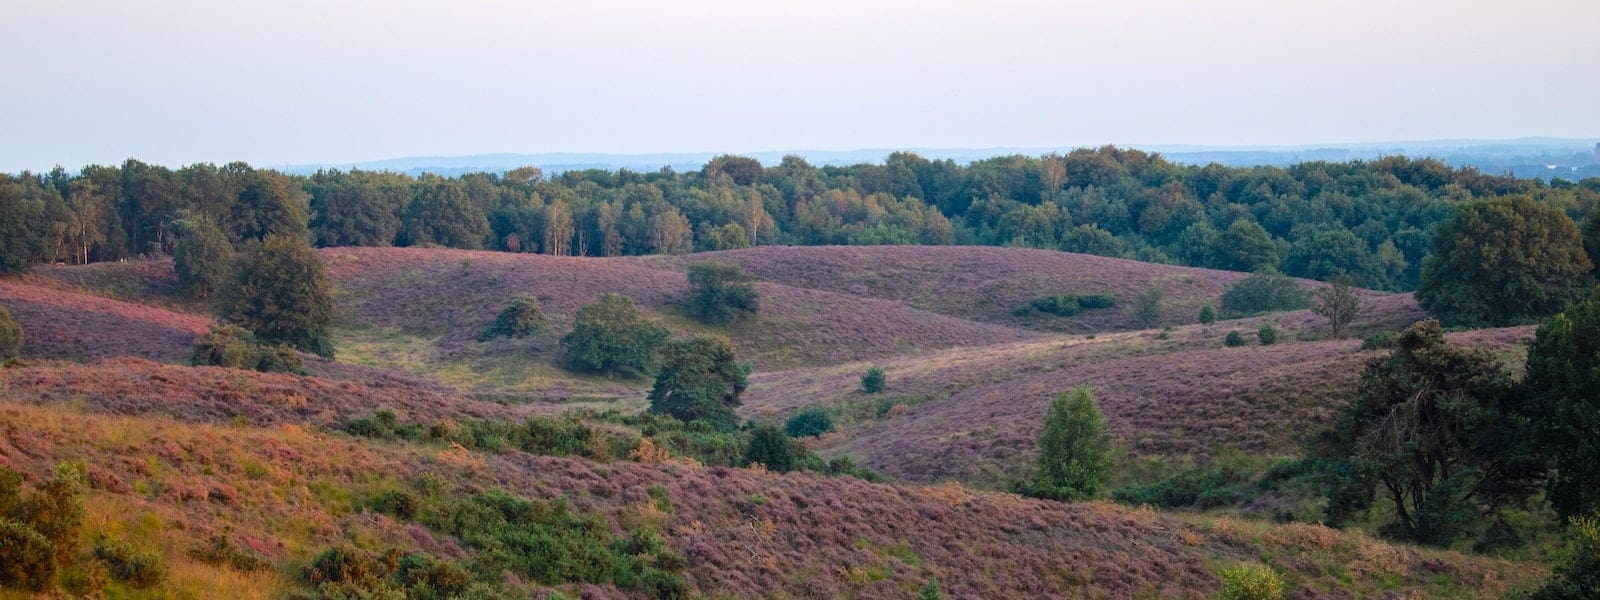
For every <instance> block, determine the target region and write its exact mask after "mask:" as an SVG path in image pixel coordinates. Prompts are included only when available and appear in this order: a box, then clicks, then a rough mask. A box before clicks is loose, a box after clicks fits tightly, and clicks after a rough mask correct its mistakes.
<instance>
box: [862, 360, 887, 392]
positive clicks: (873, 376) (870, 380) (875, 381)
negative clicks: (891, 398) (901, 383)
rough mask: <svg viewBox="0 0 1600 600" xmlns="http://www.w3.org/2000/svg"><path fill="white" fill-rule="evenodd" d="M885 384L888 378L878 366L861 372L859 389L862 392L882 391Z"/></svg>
mask: <svg viewBox="0 0 1600 600" xmlns="http://www.w3.org/2000/svg"><path fill="white" fill-rule="evenodd" d="M887 385H888V379H887V378H886V377H885V376H884V374H883V369H881V368H879V367H876V366H874V367H870V368H868V369H867V372H865V373H862V374H861V391H863V392H866V393H868V394H876V393H878V392H881V391H883V388H884V387H886V386H887Z"/></svg>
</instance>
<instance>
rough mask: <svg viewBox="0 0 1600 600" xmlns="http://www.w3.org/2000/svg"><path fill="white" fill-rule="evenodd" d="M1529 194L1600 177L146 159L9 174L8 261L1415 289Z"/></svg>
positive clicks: (910, 158) (1093, 160)
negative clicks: (1294, 280)
mask: <svg viewBox="0 0 1600 600" xmlns="http://www.w3.org/2000/svg"><path fill="white" fill-rule="evenodd" d="M1504 195H1526V196H1529V197H1531V198H1533V199H1534V200H1535V201H1536V202H1539V203H1541V204H1545V205H1548V206H1553V207H1556V208H1558V209H1560V210H1561V211H1563V212H1565V213H1567V215H1568V216H1570V217H1572V218H1574V219H1581V218H1583V217H1585V216H1586V215H1588V214H1589V213H1590V212H1591V211H1592V210H1593V208H1594V206H1595V204H1596V201H1597V200H1600V179H1593V178H1591V179H1586V180H1584V181H1582V182H1578V183H1571V182H1566V181H1561V180H1557V181H1555V182H1551V183H1545V182H1543V181H1541V180H1536V179H1517V178H1514V177H1507V176H1493V175H1487V174H1483V173H1480V172H1478V171H1476V170H1474V169H1471V168H1465V169H1453V168H1451V167H1449V166H1447V165H1445V164H1444V163H1442V162H1439V161H1437V160H1432V159H1420V160H1419V159H1408V158H1402V157H1390V158H1384V159H1380V160H1375V161H1355V162H1347V163H1328V162H1308V163H1302V164H1298V165H1295V166H1292V167H1288V168H1277V167H1258V168H1230V167H1223V166H1220V165H1215V164H1213V165H1208V166H1205V167H1197V166H1181V165H1177V164H1173V163H1170V162H1168V161H1166V160H1165V159H1163V158H1161V157H1160V156H1159V155H1156V154H1150V153H1146V152H1142V151H1138V150H1124V149H1118V148H1114V147H1104V148H1100V149H1080V150H1075V151H1072V152H1070V153H1068V154H1066V155H1055V154H1052V155H1046V156H1043V157H1028V156H1020V155H1019V156H999V157H995V158H991V159H986V160H981V161H976V162H973V163H971V164H968V165H964V166H963V165H958V164H956V163H955V162H954V161H951V160H928V159H925V158H923V157H920V156H918V155H916V154H912V153H907V152H900V153H895V154H893V155H890V156H889V157H888V159H887V161H885V163H883V164H860V165H852V166H846V167H832V166H827V167H816V166H812V165H810V164H807V163H806V162H805V160H803V159H801V158H799V157H795V156H791V157H787V158H785V159H784V160H783V161H782V162H780V163H779V164H777V165H773V166H763V165H761V164H760V163H759V162H757V161H755V160H754V159H750V158H744V157H737V156H721V157H717V158H715V159H713V160H712V161H711V162H709V163H707V164H706V165H705V166H704V167H703V168H702V169H700V170H699V171H694V172H687V173H677V172H674V171H672V170H670V169H663V170H661V171H658V172H654V173H641V172H635V171H628V170H622V171H616V172H612V171H604V170H589V171H570V172H566V173H562V174H561V175H559V176H556V177H552V178H546V177H544V176H543V174H542V173H541V172H540V170H539V169H538V168H536V167H524V168H519V169H514V170H511V171H508V172H506V173H504V174H491V173H473V174H466V175H462V176H459V177H455V178H443V177H437V176H432V175H423V176H421V177H411V176H407V175H401V174H396V173H389V172H371V171H351V172H342V171H337V170H330V171H321V172H318V173H316V174H313V175H310V176H291V175H285V174H283V173H279V172H276V171H268V170H258V169H254V168H252V167H250V166H249V165H246V164H243V163H231V164H228V165H225V166H222V167H217V166H215V165H211V164H197V165H190V166H187V167H184V168H181V169H177V170H172V169H168V168H165V167H160V166H155V165H149V164H145V163H142V162H139V161H136V160H129V161H127V162H125V163H123V164H122V165H120V166H99V165H93V166H89V167H85V168H83V169H82V170H81V171H80V172H79V173H77V174H71V173H68V172H67V171H65V170H63V169H60V168H57V169H56V170H54V171H51V172H50V173H45V174H35V173H28V172H23V173H21V174H16V175H3V174H0V230H3V231H5V232H6V235H5V237H4V239H0V270H3V271H17V270H22V269H25V268H27V266H28V265H29V264H31V263H40V262H67V263H84V262H96V261H108V260H120V259H128V258H134V257H138V256H151V255H168V254H171V253H172V251H173V249H174V246H175V243H176V239H177V237H179V236H180V235H182V232H184V231H185V230H186V227H184V224H185V223H190V224H192V223H194V222H196V221H198V220H204V221H209V222H211V223H213V224H216V225H218V226H219V227H220V229H221V230H222V231H223V232H224V233H225V234H226V236H227V237H228V238H229V240H230V241H231V242H232V243H234V244H236V245H237V244H239V243H241V242H244V241H247V240H249V239H260V238H262V237H264V236H265V235H266V234H268V233H294V234H298V235H303V236H305V237H306V239H308V240H310V241H311V242H312V243H314V244H316V245H319V246H348V245H358V246H388V245H400V246H448V247H455V248H472V249H477V248H486V249H495V250H504V251H511V252H538V253H544V254H552V255H582V256H620V255H638V254H658V253H684V252H691V251H704V250H722V249H732V248H742V247H747V246H752V245H767V244H794V245H819V244H854V245H868V244H970V245H1005V246H1026V247H1034V248H1049V249H1059V250H1065V251H1071V252H1085V253H1091V254H1100V255H1106V256H1121V257H1127V258H1134V259H1138V260H1145V261H1151V262H1164V263H1174V264H1184V265H1191V266H1201V267H1212V268H1219V269H1230V270H1239V271H1255V270H1259V269H1261V268H1264V267H1273V268H1276V269H1278V270H1280V271H1282V272H1285V273H1287V274H1290V275H1294V276H1300V277H1309V278H1315V279H1328V278H1331V277H1333V276H1336V275H1344V276H1347V277H1351V278H1354V279H1355V280H1356V281H1358V282H1359V283H1361V284H1362V285H1365V286H1368V287H1375V288H1384V289H1395V290H1404V289H1411V288H1413V287H1415V286H1416V284H1417V281H1418V277H1419V273H1420V269H1421V265H1422V259H1423V258H1424V257H1425V256H1426V255H1427V254H1428V253H1429V251H1430V243H1431V240H1432V229H1433V227H1434V225H1436V224H1437V223H1439V222H1440V221H1442V220H1444V219H1445V218H1447V217H1449V216H1450V215H1451V214H1452V212H1453V210H1454V208H1455V207H1456V205H1458V204H1460V203H1462V202H1463V201H1468V200H1473V199H1479V198H1488V197H1496V196H1504Z"/></svg>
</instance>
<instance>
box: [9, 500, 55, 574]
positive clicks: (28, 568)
mask: <svg viewBox="0 0 1600 600" xmlns="http://www.w3.org/2000/svg"><path fill="white" fill-rule="evenodd" d="M54 557H55V554H54V551H53V549H52V548H51V546H50V540H48V539H46V538H45V537H44V536H43V535H40V533H39V532H38V531H34V529H33V528H32V527H29V526H27V525H24V524H22V523H18V522H16V521H10V520H6V519H3V518H0V585H4V586H7V587H15V588H21V589H24V590H29V591H34V592H42V591H44V590H46V589H49V587H50V586H51V584H52V583H53V582H54V581H55V578H56V561H55V558H54Z"/></svg>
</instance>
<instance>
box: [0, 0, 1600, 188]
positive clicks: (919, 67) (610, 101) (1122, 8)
mask: <svg viewBox="0 0 1600 600" xmlns="http://www.w3.org/2000/svg"><path fill="white" fill-rule="evenodd" d="M1596 23H1600V2H1596V1H1594V0H1520V1H1518V2H1481V1H1474V0H1464V1H1411V0H1344V1H1305V0H1270V1H1252V0H1215V1H1196V2H1185V1H1177V0H1170V1H1168V0H1146V1H1129V2H1115V1H1094V2H1032V1H1019V0H995V1H988V2H940V1H936V0H912V1H901V0H892V1H878V0H812V1H807V2H784V3H776V2H755V1H750V0H745V1H722V0H716V1H710V0H706V1H694V2H663V1H624V0H587V1H573V2H560V3H555V2H512V1H489V0H460V1H456V2H420V1H411V0H382V1H371V2H337V1H312V0H289V1H276V2H260V1H241V2H229V1H223V0H159V1H128V0H123V1H115V2H113V1H84V0H5V2H4V3H3V4H0V56H4V57H5V58H6V60H5V76H4V77H3V81H4V83H3V84H0V170H7V171H15V170H19V169H23V168H32V169H40V168H47V167H49V166H50V165H54V164H57V163H60V164H63V165H67V166H69V167H72V168H76V167H78V166H81V165H83V164H85V163H90V162H101V163H105V162H117V161H120V160H122V159H123V158H126V157H130V156H132V157H138V158H142V159H145V160H149V161H153V162H159V163H165V164H180V163H187V162H194V161H212V162H219V163H220V162H226V161H230V160H247V161H250V162H252V163H258V164H274V165H276V164H289V163H314V162H347V161H356V160H365V159H377V158H386V157H396V156H408V155H453V154H474V153H486V152H548V151H598V152H661V151H703V150H710V151H732V152H739V151H746V152H749V151H758V150H781V149H852V148H887V147H990V146H1062V145H1075V144H1103V143H1118V144H1135V143H1137V144H1175V143H1192V144H1211V145H1230V144H1298V143H1322V142H1339V141H1379V140H1407V139H1431V138H1469V137H1470V138H1507V137H1521V136H1558V137H1582V136H1595V135H1600V38H1597V36H1596V35H1595V32H1594V29H1593V28H1594V26H1595V24H1596Z"/></svg>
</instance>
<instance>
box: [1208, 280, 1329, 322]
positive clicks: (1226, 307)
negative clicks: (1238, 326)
mask: <svg viewBox="0 0 1600 600" xmlns="http://www.w3.org/2000/svg"><path fill="white" fill-rule="evenodd" d="M1310 307H1311V292H1310V291H1308V290H1306V289H1305V288H1304V287H1302V286H1301V285H1300V283H1299V282H1297V281H1295V280H1293V279H1290V278H1288V277H1286V276H1284V275H1283V274H1281V273H1278V272H1277V271H1271V270H1267V271H1262V272H1259V273H1256V274H1254V275H1251V276H1249V277H1246V278H1244V279H1242V280H1240V281H1239V283H1236V284H1234V285H1233V287H1231V288H1228V291H1226V292H1223V294H1222V312H1223V313H1225V314H1227V315H1230V316H1233V317H1243V316H1249V315H1255V314H1261V313H1265V312H1277V311H1284V310H1301V309H1304V308H1310Z"/></svg>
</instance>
